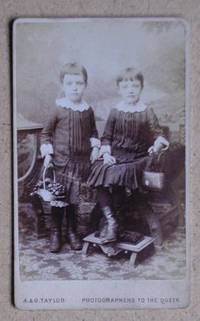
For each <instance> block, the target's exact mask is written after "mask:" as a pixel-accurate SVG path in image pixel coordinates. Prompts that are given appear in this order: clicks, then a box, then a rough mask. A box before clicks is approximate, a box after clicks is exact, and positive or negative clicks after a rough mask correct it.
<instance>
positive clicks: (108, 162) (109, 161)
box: [103, 153, 116, 165]
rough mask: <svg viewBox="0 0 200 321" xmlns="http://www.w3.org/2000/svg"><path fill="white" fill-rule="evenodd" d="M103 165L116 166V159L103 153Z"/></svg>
mask: <svg viewBox="0 0 200 321" xmlns="http://www.w3.org/2000/svg"><path fill="white" fill-rule="evenodd" d="M103 164H104V165H113V164H116V159H115V157H114V156H112V155H110V154H109V153H105V154H104V155H103Z"/></svg>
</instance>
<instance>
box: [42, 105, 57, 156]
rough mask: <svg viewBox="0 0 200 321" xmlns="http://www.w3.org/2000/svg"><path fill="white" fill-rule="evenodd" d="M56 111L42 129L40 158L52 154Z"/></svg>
mask: <svg viewBox="0 0 200 321" xmlns="http://www.w3.org/2000/svg"><path fill="white" fill-rule="evenodd" d="M56 120H57V117H56V111H54V112H53V113H52V114H51V115H50V117H49V118H48V119H47V121H46V122H45V125H44V128H43V130H42V132H41V134H40V143H41V147H40V151H41V155H42V157H45V156H46V155H48V154H53V133H54V131H55V126H56Z"/></svg>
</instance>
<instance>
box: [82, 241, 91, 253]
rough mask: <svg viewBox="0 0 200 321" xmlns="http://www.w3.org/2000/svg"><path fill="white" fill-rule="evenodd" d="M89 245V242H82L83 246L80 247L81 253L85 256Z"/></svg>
mask: <svg viewBox="0 0 200 321" xmlns="http://www.w3.org/2000/svg"><path fill="white" fill-rule="evenodd" d="M89 246H90V243H89V242H84V244H83V248H82V254H83V255H85V256H87V254H88V249H89Z"/></svg>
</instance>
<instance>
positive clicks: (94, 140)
mask: <svg viewBox="0 0 200 321" xmlns="http://www.w3.org/2000/svg"><path fill="white" fill-rule="evenodd" d="M90 145H91V147H92V148H94V147H97V148H100V147H101V141H100V140H99V139H98V138H95V137H91V138H90Z"/></svg>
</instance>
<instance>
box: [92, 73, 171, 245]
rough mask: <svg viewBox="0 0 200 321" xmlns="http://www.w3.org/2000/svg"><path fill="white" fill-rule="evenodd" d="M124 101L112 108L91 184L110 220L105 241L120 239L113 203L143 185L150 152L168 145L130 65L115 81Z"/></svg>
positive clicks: (140, 78)
mask: <svg viewBox="0 0 200 321" xmlns="http://www.w3.org/2000/svg"><path fill="white" fill-rule="evenodd" d="M116 83H117V88H118V92H119V95H120V96H121V101H119V103H118V104H117V105H116V107H115V108H112V109H111V111H110V114H109V117H108V120H107V122H106V125H105V129H104V133H103V136H102V138H101V145H102V146H101V150H100V156H102V158H103V160H102V161H98V162H95V164H94V166H93V169H92V171H91V174H90V176H89V179H88V184H89V185H90V186H91V187H94V188H96V189H97V192H98V193H97V196H98V202H99V204H100V207H101V210H102V213H103V216H104V217H105V220H106V222H107V225H105V229H103V231H102V233H101V234H100V238H101V239H102V243H109V242H114V241H116V240H117V232H118V228H119V227H118V225H117V221H116V211H115V209H114V206H113V204H114V203H115V200H117V202H118V203H120V201H121V203H123V202H124V201H125V197H126V193H125V191H126V190H127V189H128V190H129V191H131V192H132V193H135V192H136V191H138V190H139V189H140V188H141V187H142V173H143V170H144V169H145V168H146V166H147V163H148V162H149V154H151V153H158V152H159V151H160V150H162V149H163V148H165V149H166V146H168V145H169V142H168V141H167V139H166V138H165V136H164V133H163V130H162V128H161V127H160V125H159V122H158V119H157V117H156V115H155V113H154V111H153V109H152V108H150V107H148V106H147V105H146V104H144V103H143V102H142V100H141V93H142V90H143V86H144V78H143V74H142V73H141V72H139V71H137V70H136V69H135V68H133V67H130V68H127V69H125V70H124V71H122V73H121V74H120V75H119V77H118V78H117V80H116Z"/></svg>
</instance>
